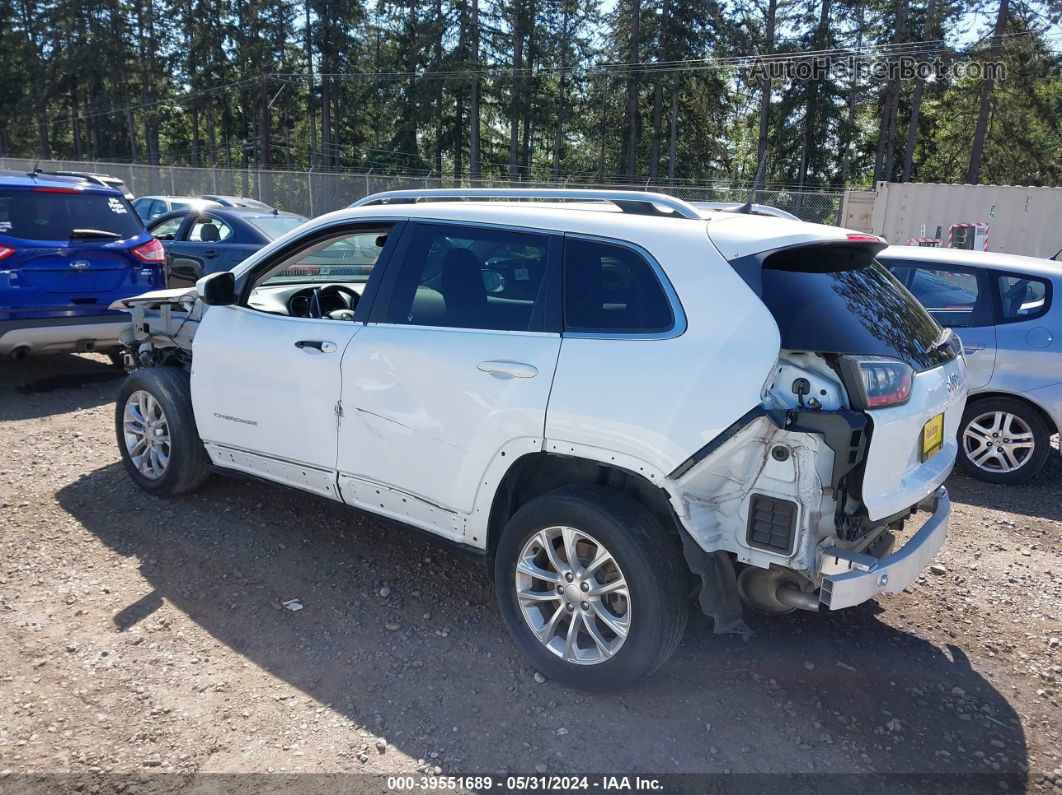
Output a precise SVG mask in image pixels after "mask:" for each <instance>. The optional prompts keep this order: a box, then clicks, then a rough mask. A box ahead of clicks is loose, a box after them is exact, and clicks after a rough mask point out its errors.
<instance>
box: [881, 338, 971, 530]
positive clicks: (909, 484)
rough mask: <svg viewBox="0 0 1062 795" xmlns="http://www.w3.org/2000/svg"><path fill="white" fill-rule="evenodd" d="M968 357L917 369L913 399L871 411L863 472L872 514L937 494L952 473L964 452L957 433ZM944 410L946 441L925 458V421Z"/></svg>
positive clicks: (887, 513)
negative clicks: (923, 433) (923, 448)
mask: <svg viewBox="0 0 1062 795" xmlns="http://www.w3.org/2000/svg"><path fill="white" fill-rule="evenodd" d="M966 383H967V377H966V362H965V360H964V359H963V358H962V357H961V356H960V357H959V358H957V359H953V360H952V361H950V362H948V363H947V364H944V365H941V366H940V367H935V368H933V369H932V370H926V371H924V372H921V373H916V374H915V377H914V384H913V386H912V388H911V399H910V400H908V401H907V402H906V403H904V404H903V405H902V406H891V407H888V408H883V409H872V410H870V411H868V412H867V414H869V415H870V418H871V421H872V422H873V423H874V429H873V431H872V433H871V442H870V446H869V448H868V450H867V461H866V469H865V470H864V474H863V502H864V504H865V505H866V506H867V513H868V514H869V516H870V518H871V519H884V518H885V517H887V516H891V515H893V514H895V513H897V512H899V511H902V510H904V509H906V508H908V507H910V506H911V505H913V504H915V503H917V502H919V501H921V500H922V499H924V498H925V497H927V496H929V495H930V494H932V493H933V492H934V491H936V490H937V488H938V487H940V485H941V484H942V483H943V482H944V480H945V479H946V478H947V477H948V475H949V474H950V473H951V469H952V466H953V465H954V464H955V456H956V455H957V453H958V443H957V441H956V433H957V432H958V430H959V421H960V420H961V419H962V412H963V408H964V407H965V406H966ZM941 413H942V414H943V415H944V445H943V447H942V448H941V450H940V451H939V452H937V454H936V455H934V456H932V457H931V458H930V459H929V460H928V461H922V460H921V459H920V446H921V440H922V426H923V425H925V423H926V421H927V420H929V419H931V418H932V417H935V416H936V415H937V414H941Z"/></svg>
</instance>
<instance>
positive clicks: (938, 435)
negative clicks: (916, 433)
mask: <svg viewBox="0 0 1062 795" xmlns="http://www.w3.org/2000/svg"><path fill="white" fill-rule="evenodd" d="M943 446H944V415H943V414H938V415H937V416H935V417H933V418H932V419H931V420H929V422H927V423H926V424H925V425H923V426H922V460H923V461H926V460H928V459H929V458H931V457H932V456H933V455H934V454H935V453H936V452H937V451H938V450H940V448H941V447H943Z"/></svg>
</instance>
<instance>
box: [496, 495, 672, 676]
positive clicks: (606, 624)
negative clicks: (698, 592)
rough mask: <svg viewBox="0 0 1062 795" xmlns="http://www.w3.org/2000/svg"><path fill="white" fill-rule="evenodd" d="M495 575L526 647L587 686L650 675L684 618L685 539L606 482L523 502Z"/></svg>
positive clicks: (545, 664) (506, 613) (538, 660)
mask: <svg viewBox="0 0 1062 795" xmlns="http://www.w3.org/2000/svg"><path fill="white" fill-rule="evenodd" d="M494 577H495V587H496V589H497V592H498V602H499V605H500V607H501V612H502V618H503V619H504V620H505V625H506V628H507V629H508V630H509V632H510V634H511V635H512V636H513V639H514V640H515V641H516V642H517V644H518V645H519V646H520V648H521V650H522V651H523V652H524V653H525V654H526V655H527V656H528V657H529V658H530V659H531V660H532V661H533V662H534V664H535V667H536V668H538V670H540V671H541V672H543V673H544V674H546V675H547V676H549V677H550V678H551V679H554V680H556V681H559V682H563V683H565V684H567V685H570V686H572V687H577V688H580V689H583V690H596V691H609V690H617V689H620V688H624V687H628V686H630V685H633V684H634V683H636V682H638V681H639V680H640V679H642V678H644V677H646V676H648V675H649V674H651V673H652V672H653V671H655V670H656V669H657V668H658V667H660V665H662V664H663V663H664V661H665V660H667V658H668V657H670V656H671V654H672V653H673V652H674V650H675V648H676V647H677V646H678V644H679V641H680V640H681V639H682V633H683V630H684V629H685V626H686V618H687V615H688V610H689V606H688V604H687V600H686V590H687V589H686V586H687V577H688V571H687V568H686V565H685V562H684V561H683V559H682V552H681V549H680V547H679V543H678V538H677V537H676V536H675V534H674V533H669V532H668V531H667V530H666V529H665V528H664V527H663V526H662V525H661V524H660V522H659V521H658V520H657V519H656V517H655V516H653V514H652V513H650V512H649V511H648V510H647V509H646V508H645V506H643V505H642V504H641V503H639V502H637V501H636V500H634V499H632V498H630V497H628V496H627V495H625V494H623V493H622V492H619V491H616V490H614V489H610V488H606V487H603V486H567V487H564V488H561V489H557V490H555V491H551V492H548V493H546V494H543V495H542V496H540V497H536V498H535V499H533V500H530V501H529V502H527V503H526V504H525V505H523V506H522V507H521V508H520V509H519V510H518V511H517V512H516V513H515V514H514V515H513V517H512V518H511V519H510V520H509V522H508V523H507V524H506V526H505V529H504V530H503V531H502V534H501V538H500V539H499V541H498V547H497V549H496V551H495V563H494Z"/></svg>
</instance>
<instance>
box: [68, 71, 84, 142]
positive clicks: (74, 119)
mask: <svg viewBox="0 0 1062 795" xmlns="http://www.w3.org/2000/svg"><path fill="white" fill-rule="evenodd" d="M70 122H71V123H70V133H71V135H72V136H73V138H74V157H76V158H77V159H78V160H84V153H83V152H82V151H81V102H80V101H79V99H78V93H77V82H76V81H75V83H74V89H73V92H72V93H71V95H70Z"/></svg>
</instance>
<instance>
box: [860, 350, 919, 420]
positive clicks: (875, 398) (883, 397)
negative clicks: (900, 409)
mask: <svg viewBox="0 0 1062 795" xmlns="http://www.w3.org/2000/svg"><path fill="white" fill-rule="evenodd" d="M847 358H848V359H849V360H850V361H852V362H854V363H855V364H856V365H857V366H858V367H859V376H860V378H859V382H860V386H862V388H863V394H862V395H861V396H860V397H861V398H862V402H863V407H865V408H868V409H880V408H885V407H886V406H898V405H900V404H901V403H906V402H907V401H908V400H909V399H910V397H911V387H912V386H913V385H914V370H913V369H911V367H910V366H909V365H907V364H905V363H903V362H899V361H897V360H895V359H889V358H886V357H884V356H849V357H847Z"/></svg>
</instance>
